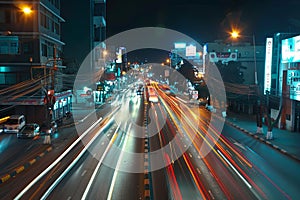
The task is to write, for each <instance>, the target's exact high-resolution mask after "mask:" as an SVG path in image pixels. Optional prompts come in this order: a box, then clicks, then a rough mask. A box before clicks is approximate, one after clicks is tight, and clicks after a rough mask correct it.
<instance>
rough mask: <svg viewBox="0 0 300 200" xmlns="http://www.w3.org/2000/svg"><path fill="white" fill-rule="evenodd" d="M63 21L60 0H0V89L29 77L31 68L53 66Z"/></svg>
mask: <svg viewBox="0 0 300 200" xmlns="http://www.w3.org/2000/svg"><path fill="white" fill-rule="evenodd" d="M64 21H65V20H64V19H63V18H62V17H61V16H60V0H32V1H0V77H1V78H0V87H1V88H5V87H7V86H10V85H14V84H16V83H19V82H22V81H25V80H29V79H32V78H33V77H32V76H35V75H36V74H35V72H36V71H35V70H33V71H32V69H33V68H38V67H41V68H49V67H51V66H53V60H54V59H55V58H58V57H60V55H61V50H62V46H63V45H64V43H63V42H62V41H61V23H62V22H64ZM34 71H35V72H34ZM42 71H43V70H42ZM45 73H48V72H45ZM42 75H46V74H41V76H42Z"/></svg>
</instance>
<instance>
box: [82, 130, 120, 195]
mask: <svg viewBox="0 0 300 200" xmlns="http://www.w3.org/2000/svg"><path fill="white" fill-rule="evenodd" d="M119 128H120V125H119V126H118V127H117V129H116V131H115V132H114V134H113V135H114V136H113V137H112V139H111V140H110V142H109V144H108V146H107V148H106V149H105V151H104V153H103V155H102V157H101V159H100V160H99V162H98V165H97V167H96V168H95V170H94V173H93V175H92V177H91V178H90V181H89V183H88V185H87V187H86V188H85V191H84V193H83V195H82V197H81V199H86V197H87V194H88V193H89V191H90V189H91V186H92V184H93V182H94V180H95V178H96V174H97V172H98V171H99V168H100V166H101V164H102V162H103V160H104V158H105V156H106V154H107V153H108V150H109V149H110V148H111V146H112V145H113V143H114V137H115V136H116V133H117V132H118V130H119Z"/></svg>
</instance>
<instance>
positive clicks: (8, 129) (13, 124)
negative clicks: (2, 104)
mask: <svg viewBox="0 0 300 200" xmlns="http://www.w3.org/2000/svg"><path fill="white" fill-rule="evenodd" d="M25 123H26V121H25V117H24V115H12V116H10V117H9V119H8V120H7V121H6V122H5V124H4V132H5V133H18V132H19V131H20V130H21V129H22V128H23V127H24V126H25Z"/></svg>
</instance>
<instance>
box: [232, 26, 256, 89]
mask: <svg viewBox="0 0 300 200" xmlns="http://www.w3.org/2000/svg"><path fill="white" fill-rule="evenodd" d="M230 34H231V37H232V38H234V39H236V38H239V37H244V38H246V37H247V38H252V42H253V59H254V81H255V85H258V79H257V67H256V44H255V35H254V34H253V35H252V36H247V35H240V34H239V32H238V31H236V30H233V31H232V32H231V33H230Z"/></svg>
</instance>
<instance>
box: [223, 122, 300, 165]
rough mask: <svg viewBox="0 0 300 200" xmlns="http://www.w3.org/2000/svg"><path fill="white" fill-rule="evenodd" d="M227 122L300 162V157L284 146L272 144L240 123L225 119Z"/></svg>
mask: <svg viewBox="0 0 300 200" xmlns="http://www.w3.org/2000/svg"><path fill="white" fill-rule="evenodd" d="M225 122H226V123H227V124H229V125H230V126H233V127H234V128H236V129H238V130H240V131H242V132H244V133H246V134H247V135H250V136H251V137H253V138H255V139H257V140H259V141H260V142H263V143H265V144H267V145H269V146H270V147H272V148H274V149H276V150H277V151H279V152H280V153H282V154H284V155H287V156H289V157H290V158H293V159H294V160H296V161H298V162H300V158H298V157H297V156H295V155H293V154H290V153H289V152H288V151H286V150H285V149H282V148H280V147H278V146H277V145H275V144H272V143H271V142H270V141H269V140H266V139H264V138H263V137H259V136H258V135H257V134H255V133H252V132H250V131H248V130H246V129H244V128H242V127H240V126H238V125H236V124H234V123H232V122H229V121H227V120H225Z"/></svg>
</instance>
